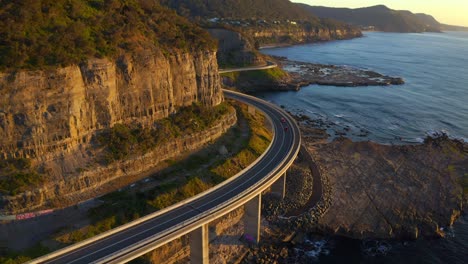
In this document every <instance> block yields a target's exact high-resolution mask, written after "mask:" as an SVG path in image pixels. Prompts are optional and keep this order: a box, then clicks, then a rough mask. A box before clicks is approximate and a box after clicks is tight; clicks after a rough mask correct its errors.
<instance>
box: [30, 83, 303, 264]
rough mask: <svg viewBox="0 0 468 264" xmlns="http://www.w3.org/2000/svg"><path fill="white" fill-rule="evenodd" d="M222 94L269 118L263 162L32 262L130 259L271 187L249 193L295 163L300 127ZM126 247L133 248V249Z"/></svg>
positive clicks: (261, 104)
mask: <svg viewBox="0 0 468 264" xmlns="http://www.w3.org/2000/svg"><path fill="white" fill-rule="evenodd" d="M224 93H225V97H226V98H231V99H235V100H237V101H240V102H244V103H248V104H251V105H254V106H255V107H257V108H258V109H261V110H262V111H263V112H264V113H266V114H267V115H268V116H269V117H270V118H271V120H272V122H273V127H274V131H275V133H274V138H273V141H272V143H271V147H270V148H269V149H268V151H267V152H266V153H265V154H264V156H263V158H262V159H261V160H259V161H258V162H257V163H256V164H255V165H253V166H252V167H250V168H249V169H248V170H247V171H245V172H244V173H243V174H242V175H239V176H238V177H237V178H235V179H234V180H232V181H231V182H229V183H227V184H226V185H224V186H222V187H220V188H217V189H216V188H215V189H214V190H213V191H211V192H208V193H207V194H206V195H204V196H201V197H199V198H198V199H196V200H193V201H191V202H189V203H187V204H185V205H181V206H180V207H177V208H175V209H173V210H171V211H168V212H165V213H163V214H160V215H157V216H155V217H154V218H151V219H149V220H146V221H145V222H142V223H140V224H137V225H134V226H131V227H129V228H127V229H124V230H121V231H120V232H118V233H115V234H112V235H110V236H107V237H104V238H102V239H99V240H97V241H94V242H92V243H89V244H86V245H84V246H82V247H80V248H77V249H75V250H72V251H70V252H65V253H63V254H60V255H58V256H56V257H54V258H50V259H48V260H46V261H36V260H32V261H31V262H30V263H67V264H78V263H119V262H122V261H124V260H125V261H129V260H131V259H133V258H136V257H138V256H140V255H142V254H144V253H146V252H148V251H149V249H150V248H151V249H153V248H154V245H156V243H162V242H168V241H171V240H173V239H175V238H176V237H175V236H176V235H177V236H180V235H181V234H182V235H183V234H186V233H188V232H189V231H191V230H193V229H194V227H198V226H201V223H205V222H206V221H207V219H208V218H209V216H210V215H212V214H213V213H216V212H220V211H221V210H227V207H228V208H229V210H233V209H235V208H237V207H238V206H239V205H235V203H236V201H238V200H239V199H242V197H245V196H246V195H249V194H252V195H253V193H254V192H255V195H257V194H259V193H260V192H261V190H264V189H265V188H266V187H267V186H263V185H260V186H259V187H256V188H250V189H249V187H250V186H253V185H255V184H258V183H259V182H263V181H265V180H268V179H270V180H271V179H272V178H274V177H275V176H276V174H277V172H279V171H282V170H284V169H286V168H285V167H286V166H288V164H290V163H291V162H292V161H291V160H294V159H295V157H296V155H297V151H298V150H299V148H300V132H299V129H298V128H297V125H296V124H295V122H294V120H293V119H292V118H291V117H290V116H289V115H287V114H286V113H285V112H284V111H283V110H281V109H280V108H279V107H277V106H274V105H272V104H270V103H267V102H265V101H263V100H260V99H257V98H255V97H251V96H247V95H243V94H238V93H234V92H231V91H227V90H225V91H224ZM282 118H284V119H285V120H286V122H285V123H283V122H281V119H282ZM285 126H287V127H288V129H287V131H285V129H284V127H285ZM296 150H297V151H296ZM238 194H242V195H240V196H239V195H238ZM236 196H237V197H236ZM233 198H235V199H233ZM227 201H229V202H228V203H227ZM234 205H235V207H234ZM230 207H232V208H230ZM223 212H224V211H223ZM207 213H208V214H207ZM204 221H205V222H204ZM195 225H198V226H195ZM190 228H191V229H190ZM142 241H144V242H142ZM159 245H160V244H159ZM128 247H133V249H132V250H131V251H130V250H129V249H128ZM145 247H146V248H145ZM125 249H127V250H125ZM144 250H146V251H144ZM126 251H127V252H126ZM59 252H60V251H59ZM129 256H130V258H129ZM39 260H40V258H39Z"/></svg>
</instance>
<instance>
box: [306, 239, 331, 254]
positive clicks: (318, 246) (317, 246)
mask: <svg viewBox="0 0 468 264" xmlns="http://www.w3.org/2000/svg"><path fill="white" fill-rule="evenodd" d="M305 244H306V245H309V246H313V247H314V249H312V250H307V251H305V252H304V254H305V255H306V256H307V257H311V258H318V257H319V256H320V255H321V254H324V255H328V254H330V250H328V249H326V248H325V245H326V244H327V241H326V240H318V241H310V240H306V241H305Z"/></svg>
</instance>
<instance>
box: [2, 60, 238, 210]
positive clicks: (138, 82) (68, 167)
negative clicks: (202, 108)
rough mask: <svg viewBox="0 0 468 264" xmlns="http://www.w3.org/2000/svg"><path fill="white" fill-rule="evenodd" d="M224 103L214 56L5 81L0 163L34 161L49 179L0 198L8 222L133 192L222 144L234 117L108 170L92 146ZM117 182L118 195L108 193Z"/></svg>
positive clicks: (18, 75)
mask: <svg viewBox="0 0 468 264" xmlns="http://www.w3.org/2000/svg"><path fill="white" fill-rule="evenodd" d="M222 101H223V95H222V90H221V85H220V78H219V74H218V64H217V60H216V53H215V52H212V51H198V52H193V53H178V54H171V55H167V54H162V53H152V52H149V51H142V52H139V53H137V54H135V55H132V56H130V55H125V56H121V57H120V58H119V59H117V60H115V61H110V60H108V59H93V60H90V61H88V62H87V63H86V64H83V65H80V66H77V65H75V66H69V67H64V68H58V69H50V70H43V71H20V72H15V73H0V159H9V158H28V159H30V160H31V164H32V166H33V168H35V169H36V170H38V171H39V173H41V174H42V175H43V176H42V177H43V179H44V186H42V188H39V189H35V190H32V191H30V192H25V193H21V194H19V195H16V196H13V197H5V196H3V197H2V196H0V202H1V208H0V210H1V211H3V212H4V213H7V214H8V213H17V212H24V211H32V210H35V209H37V208H41V207H42V208H43V207H56V206H64V205H71V204H74V203H76V202H79V201H81V200H84V199H89V198H91V197H93V195H94V196H95V195H99V194H102V193H103V192H108V191H111V190H115V189H116V188H119V187H117V185H119V186H120V187H121V186H122V184H124V183H126V184H129V183H131V182H132V180H136V179H137V178H138V177H141V175H140V176H138V175H139V173H143V172H148V171H149V170H151V169H154V168H155V167H156V166H157V164H158V163H159V162H161V161H163V160H165V159H168V158H172V157H175V156H177V155H179V154H180V153H182V152H184V151H186V150H193V149H195V148H198V147H200V146H201V145H203V144H205V143H206V142H208V141H209V140H213V139H215V138H217V137H219V136H220V135H221V134H222V133H223V132H224V131H226V129H228V128H229V127H230V126H232V125H233V124H234V123H235V113H230V114H229V116H226V117H225V119H224V120H220V121H219V123H218V125H217V126H216V127H212V128H210V129H209V130H208V131H204V132H202V133H198V134H194V135H190V136H188V135H187V136H186V137H184V138H179V139H177V140H176V141H174V142H171V143H170V144H166V145H164V146H159V148H158V151H156V152H154V153H153V152H151V153H149V154H146V155H144V156H143V157H135V158H133V159H131V160H126V161H122V162H117V163H113V164H110V165H108V166H101V165H100V164H97V163H96V160H97V157H98V156H99V155H101V154H102V151H103V150H102V149H96V146H94V145H93V142H92V138H93V136H94V135H95V134H96V133H97V132H99V131H100V130H103V129H108V128H110V127H112V126H113V125H114V124H116V123H127V124H129V123H133V124H139V125H141V126H143V127H148V126H150V125H152V124H153V122H154V121H156V120H158V119H161V118H164V117H167V116H168V115H170V114H171V113H174V112H175V111H176V110H177V109H178V107H181V106H186V105H190V104H192V103H193V102H200V103H202V104H204V105H208V106H214V105H217V104H219V103H220V102H222ZM0 173H1V172H0ZM0 176H1V174H0ZM124 176H125V177H124ZM118 179H119V181H118V182H119V184H117V185H115V184H114V187H113V188H110V187H103V185H105V184H106V183H109V182H111V181H115V180H118Z"/></svg>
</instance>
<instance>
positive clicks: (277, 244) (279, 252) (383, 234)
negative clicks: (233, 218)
mask: <svg viewBox="0 0 468 264" xmlns="http://www.w3.org/2000/svg"><path fill="white" fill-rule="evenodd" d="M296 120H297V122H298V123H299V124H300V126H301V130H302V133H303V140H304V144H305V146H306V148H307V149H308V150H309V152H310V153H311V155H312V158H313V161H314V162H315V164H316V165H317V167H318V168H319V170H320V173H321V174H322V178H325V179H327V180H326V183H325V185H324V187H325V190H324V192H325V193H327V192H329V194H328V195H327V196H328V199H325V200H324V205H325V207H323V208H321V211H320V212H319V214H318V215H317V214H316V213H317V212H314V211H311V208H309V209H308V210H304V211H303V212H302V214H299V215H297V216H295V217H293V218H291V217H288V213H289V212H288V211H287V210H286V211H284V209H285V208H288V206H287V205H285V204H289V203H290V201H289V200H288V199H291V198H288V196H291V197H294V195H295V193H296V190H294V189H289V188H288V191H287V197H286V199H285V201H276V203H279V205H274V204H273V205H272V204H267V205H265V209H264V210H263V212H262V214H263V215H265V218H266V219H267V220H268V221H269V229H271V230H273V231H274V232H269V233H267V234H266V235H265V236H266V238H263V240H262V242H261V243H260V244H259V247H258V248H257V249H251V251H250V253H249V254H248V255H247V257H245V258H244V261H245V263H258V261H261V260H264V261H266V262H271V261H279V262H281V261H285V260H287V259H296V260H299V261H300V262H304V263H307V262H310V261H314V260H315V261H316V260H317V259H318V257H319V256H320V255H328V254H330V251H331V250H332V248H333V247H334V246H333V243H339V244H340V243H344V244H347V245H349V244H350V243H351V244H353V245H356V244H358V245H359V244H360V245H361V247H363V249H364V250H365V252H366V254H367V255H366V258H369V259H368V261H373V260H375V259H374V257H379V256H383V255H386V254H387V253H388V252H389V251H390V249H391V248H392V246H398V245H400V244H403V245H406V244H408V243H409V244H411V245H412V244H414V243H417V241H427V239H429V240H431V239H434V238H442V239H444V238H446V237H449V238H450V237H451V236H453V235H452V234H451V232H453V231H451V226H452V225H453V224H454V223H456V220H457V219H458V218H460V217H461V218H462V219H465V218H466V213H464V211H463V210H464V204H466V202H468V199H467V198H468V197H467V196H465V197H464V198H461V197H463V194H462V193H463V190H462V188H461V186H460V185H459V182H458V181H457V177H460V175H463V173H465V172H468V143H465V142H461V141H457V140H454V139H449V138H448V137H447V136H445V135H439V137H436V138H431V137H428V138H426V140H425V142H424V143H421V144H412V145H399V146H395V145H383V144H378V143H373V142H369V141H365V142H352V141H351V140H349V139H347V138H343V137H339V138H335V140H333V141H331V142H329V137H330V135H328V134H327V132H326V130H325V129H323V127H320V126H317V124H316V123H314V120H311V119H310V118H308V117H306V116H303V115H296ZM447 162H449V163H447ZM451 163H453V164H452V165H447V164H451ZM444 170H446V171H444ZM446 173H448V175H447V174H446ZM438 185H440V187H437V186H438ZM309 188H310V187H309ZM305 200H307V199H305ZM277 208H280V210H278V209H277ZM302 208H303V207H302ZM293 211H294V210H293ZM329 241H335V242H329ZM336 241H338V242H336ZM330 243H332V245H330ZM335 246H336V245H335ZM354 254H360V253H356V252H354Z"/></svg>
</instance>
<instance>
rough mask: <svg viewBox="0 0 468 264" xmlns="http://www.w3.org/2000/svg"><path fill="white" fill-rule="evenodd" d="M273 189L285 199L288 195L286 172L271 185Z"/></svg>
mask: <svg viewBox="0 0 468 264" xmlns="http://www.w3.org/2000/svg"><path fill="white" fill-rule="evenodd" d="M271 191H272V192H274V193H277V194H279V195H280V196H281V199H284V197H285V196H286V172H285V173H284V174H283V175H282V176H281V177H279V179H278V180H277V181H276V182H275V183H273V184H272V185H271Z"/></svg>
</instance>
